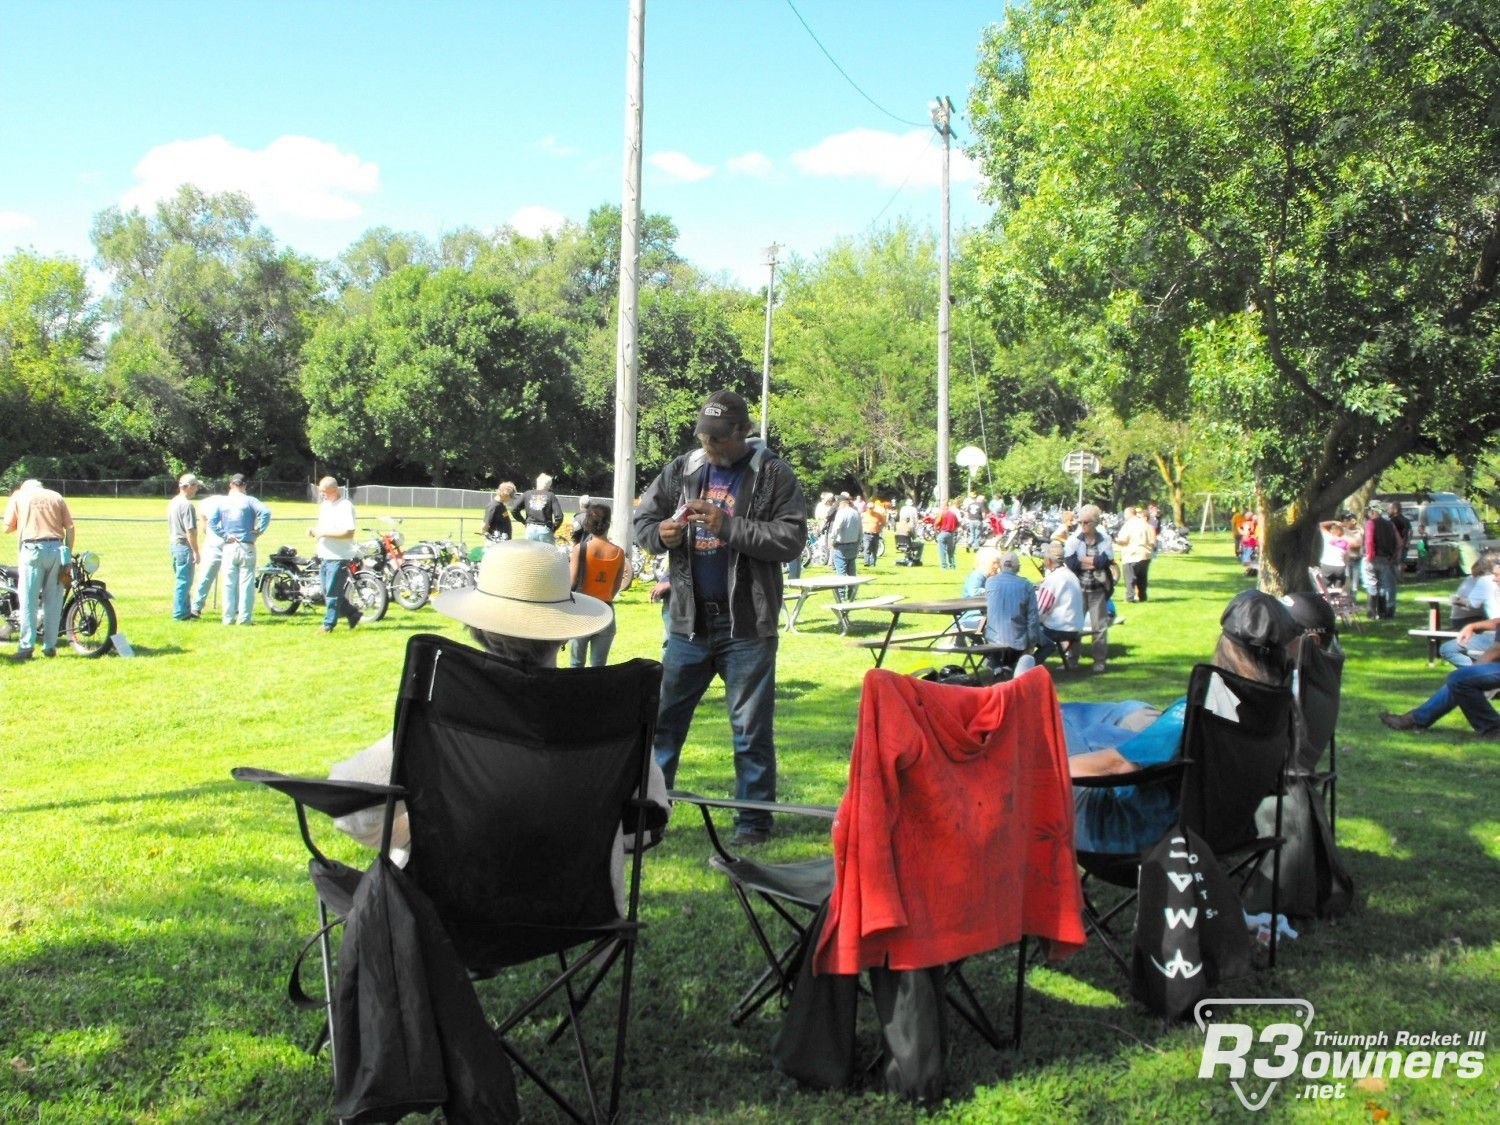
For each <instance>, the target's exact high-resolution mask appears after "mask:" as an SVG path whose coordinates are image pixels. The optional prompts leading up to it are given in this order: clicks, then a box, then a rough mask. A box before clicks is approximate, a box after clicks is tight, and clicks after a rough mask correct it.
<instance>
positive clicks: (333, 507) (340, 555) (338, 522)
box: [317, 496, 359, 559]
mask: <svg viewBox="0 0 1500 1125" xmlns="http://www.w3.org/2000/svg"><path fill="white" fill-rule="evenodd" d="M318 526H319V527H320V528H322V529H323V530H324V531H353V530H354V505H353V504H351V503H350V502H349V499H348V497H345V496H340V497H339V498H338V499H337V500H324V501H321V502H320V503H319V504H318ZM358 553H359V548H358V547H356V546H355V544H354V537H353V536H352V535H351V536H350V537H349V538H347V539H330V538H327V537H325V536H322V535H320V536H318V550H317V555H318V558H320V559H352V558H353V557H354V556H355V555H357V554H358Z"/></svg>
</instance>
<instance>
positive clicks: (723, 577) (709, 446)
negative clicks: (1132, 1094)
mask: <svg viewBox="0 0 1500 1125" xmlns="http://www.w3.org/2000/svg"><path fill="white" fill-rule="evenodd" d="M694 432H695V434H696V435H697V437H698V441H699V443H700V448H698V449H696V450H693V451H692V452H691V453H685V454H683V455H682V456H680V457H677V458H676V459H674V460H673V461H672V462H671V463H669V464H668V465H667V467H666V468H665V469H663V470H662V471H661V474H660V475H659V476H658V477H657V478H656V479H655V480H654V481H652V482H651V485H650V487H649V488H647V489H646V494H645V495H644V496H643V497H642V498H641V503H640V506H639V508H637V509H636V515H635V541H636V543H637V544H638V545H639V546H640V547H641V549H642V550H644V551H649V552H651V553H653V554H661V553H663V552H666V553H667V555H668V565H669V567H670V571H671V582H672V596H671V598H670V599H668V601H667V636H666V643H665V644H664V645H663V647H662V666H663V673H662V685H661V706H660V710H659V713H658V719H657V727H656V743H655V754H656V761H657V764H658V765H660V766H661V769H662V773H663V774H664V775H665V777H666V780H667V784H668V785H669V786H670V785H671V784H672V783H673V779H674V778H675V777H676V776H677V762H678V759H679V757H680V756H681V753H682V744H683V742H684V741H685V740H686V738H687V733H688V728H689V726H690V725H691V723H692V720H693V712H694V710H695V709H696V708H697V706H698V701H699V700H700V699H701V698H702V697H703V693H704V691H706V690H707V689H708V685H709V684H710V683H711V682H712V681H713V678H714V676H715V675H718V676H719V677H720V678H721V679H722V680H723V681H724V699H725V703H726V704H727V705H728V709H729V728H730V731H731V734H732V735H733V741H734V775H735V796H736V797H739V798H744V799H750V800H757V801H774V800H775V799H776V736H775V718H776V645H777V635H778V628H779V624H780V622H779V620H778V618H779V617H780V614H781V564H782V563H785V562H789V561H791V559H792V558H793V556H795V555H796V554H798V553H799V552H800V551H801V550H802V546H803V544H804V543H805V542H806V541H807V507H806V504H805V502H804V501H803V499H802V486H801V485H800V484H798V482H797V477H796V475H795V474H794V473H793V472H792V468H791V466H790V465H788V464H787V463H786V462H785V461H782V460H779V459H778V458H776V457H773V456H772V455H771V451H770V450H769V449H767V448H766V447H765V446H764V445H763V444H759V443H757V444H755V445H751V444H750V442H749V441H748V440H747V439H748V437H749V434H750V412H749V410H748V408H747V407H746V406H745V400H744V399H742V398H741V397H740V396H739V395H737V394H735V393H734V392H732V391H715V392H714V393H713V394H711V395H709V396H708V399H707V400H706V401H705V402H704V403H703V406H702V407H701V409H700V410H699V412H698V421H697V424H696V426H695V427H694ZM770 832H771V817H770V814H769V813H749V812H747V813H742V814H740V816H739V818H738V819H737V822H736V830H735V843H736V846H741V847H742V846H745V845H749V844H756V843H761V842H764V841H765V840H766V839H768V838H769V836H770Z"/></svg>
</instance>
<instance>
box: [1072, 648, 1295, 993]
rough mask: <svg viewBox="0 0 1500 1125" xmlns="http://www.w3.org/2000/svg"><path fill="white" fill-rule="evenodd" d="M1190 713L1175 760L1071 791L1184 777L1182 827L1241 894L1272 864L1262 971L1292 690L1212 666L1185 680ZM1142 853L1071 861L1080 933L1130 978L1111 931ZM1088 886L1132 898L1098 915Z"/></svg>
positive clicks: (1272, 956)
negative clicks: (1263, 809) (1081, 890)
mask: <svg viewBox="0 0 1500 1125" xmlns="http://www.w3.org/2000/svg"><path fill="white" fill-rule="evenodd" d="M1187 705H1188V706H1187V718H1186V723H1185V726H1184V728H1183V736H1182V753H1181V755H1180V760H1178V761H1174V762H1169V763H1166V764H1164V765H1161V766H1153V767H1150V768H1149V769H1147V770H1142V771H1140V772H1138V773H1127V774H1113V775H1109V776H1107V777H1098V778H1074V779H1073V784H1074V786H1075V787H1096V788H1097V787H1102V786H1118V785H1130V784H1170V783H1171V780H1172V778H1173V774H1174V771H1175V772H1176V773H1177V774H1178V775H1180V777H1181V789H1180V797H1179V809H1180V814H1181V815H1180V819H1181V823H1182V824H1183V826H1184V827H1187V828H1190V829H1192V830H1193V831H1194V832H1196V833H1197V834H1198V835H1199V836H1200V837H1202V839H1203V840H1204V842H1205V843H1206V844H1207V845H1208V846H1209V848H1211V849H1212V851H1213V854H1214V856H1215V858H1216V859H1218V860H1219V862H1220V863H1221V864H1223V865H1224V866H1225V870H1226V873H1227V874H1229V875H1230V876H1231V877H1236V876H1237V877H1238V878H1239V879H1240V882H1241V886H1242V888H1243V885H1244V884H1245V883H1246V882H1248V880H1249V879H1250V877H1251V876H1252V875H1253V874H1254V873H1255V871H1256V869H1257V864H1258V862H1259V861H1260V860H1261V858H1262V857H1264V856H1267V855H1270V856H1271V857H1272V875H1271V913H1272V916H1273V917H1272V926H1271V942H1270V949H1269V965H1270V967H1273V968H1274V967H1275V965H1276V939H1277V927H1276V925H1275V918H1274V916H1275V913H1276V910H1277V907H1278V905H1279V896H1280V873H1281V845H1282V842H1283V841H1282V839H1281V816H1282V803H1281V802H1282V795H1283V793H1284V791H1285V777H1286V771H1287V769H1288V768H1289V765H1290V763H1291V760H1292V754H1293V749H1294V742H1295V734H1294V726H1293V718H1294V716H1293V701H1292V692H1291V689H1290V688H1289V687H1275V686H1271V685H1268V684H1264V683H1261V682H1259V681H1257V680H1252V679H1248V678H1246V677H1244V676H1239V675H1236V674H1235V673H1233V672H1230V671H1228V670H1226V669H1223V668H1218V667H1215V666H1214V665H1212V664H1199V665H1197V666H1195V667H1194V668H1193V671H1192V675H1191V677H1190V678H1189V680H1188V692H1187ZM1266 797H1272V798H1274V801H1273V804H1274V808H1275V814H1274V825H1275V829H1274V832H1273V833H1272V834H1271V835H1269V836H1262V835H1260V834H1259V833H1258V832H1257V829H1256V824H1255V813H1256V809H1257V808H1258V807H1259V806H1260V804H1261V801H1262V800H1264V799H1265V798H1266ZM1146 850H1149V849H1142V851H1141V852H1137V853H1132V854H1126V855H1116V854H1109V853H1096V852H1082V851H1081V852H1079V853H1078V863H1079V866H1080V867H1081V868H1083V871H1084V886H1085V897H1084V920H1085V923H1086V924H1087V925H1088V928H1089V930H1090V932H1091V933H1093V934H1094V935H1095V936H1096V937H1098V938H1099V939H1100V941H1101V944H1103V945H1104V947H1105V948H1106V949H1107V950H1108V951H1109V953H1110V954H1111V955H1112V956H1113V957H1114V958H1115V960H1116V961H1117V962H1118V963H1119V964H1120V966H1121V967H1122V968H1123V969H1125V970H1126V971H1127V972H1129V967H1130V966H1129V961H1128V960H1127V959H1126V958H1125V956H1124V955H1123V954H1122V953H1121V951H1120V950H1119V949H1118V948H1117V947H1116V945H1115V941H1114V938H1115V935H1114V934H1113V933H1112V931H1111V928H1110V923H1111V922H1112V920H1113V919H1114V918H1116V917H1117V916H1118V915H1119V914H1121V913H1122V912H1123V911H1124V910H1126V909H1127V908H1129V907H1131V906H1133V905H1134V903H1135V902H1136V891H1135V888H1136V886H1137V880H1138V877H1139V872H1140V865H1141V859H1142V857H1143V855H1144V853H1145V851H1146ZM1090 879H1095V880H1098V881H1102V882H1105V883H1109V884H1113V885H1115V886H1118V887H1123V888H1128V889H1129V893H1128V894H1127V895H1126V896H1125V897H1124V898H1123V899H1121V900H1119V901H1117V902H1116V903H1114V904H1113V905H1112V906H1111V907H1109V909H1107V910H1101V909H1099V907H1098V906H1097V905H1096V904H1095V902H1094V901H1093V896H1092V895H1091V894H1090V892H1089V889H1088V888H1089V880H1090Z"/></svg>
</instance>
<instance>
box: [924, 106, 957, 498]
mask: <svg viewBox="0 0 1500 1125" xmlns="http://www.w3.org/2000/svg"><path fill="white" fill-rule="evenodd" d="M929 108H930V110H931V112H932V127H933V128H934V129H936V130H937V131H938V133H939V135H940V136H941V137H942V138H943V257H942V266H941V270H940V275H939V282H938V371H937V378H938V383H937V493H938V507H939V509H942V508H946V507H947V506H948V255H949V234H948V230H949V223H948V157H949V150H950V147H951V142H952V140H953V129H952V127H951V126H950V124H949V123H950V121H951V119H952V116H953V103H952V102H951V101H949V100H948V98H947V97H946V96H941V95H940V96H939V97H938V98H937V99H936V100H935V101H933V103H932V105H931V106H930V107H929Z"/></svg>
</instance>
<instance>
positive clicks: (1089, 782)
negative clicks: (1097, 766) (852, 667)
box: [1072, 758, 1189, 789]
mask: <svg viewBox="0 0 1500 1125" xmlns="http://www.w3.org/2000/svg"><path fill="white" fill-rule="evenodd" d="M1188 765H1189V761H1188V759H1187V758H1173V759H1172V760H1171V761H1170V762H1161V763H1160V764H1158V765H1154V766H1143V767H1141V768H1140V769H1138V770H1131V771H1129V772H1128V773H1097V774H1088V775H1086V776H1084V777H1075V778H1072V782H1073V785H1074V787H1075V788H1078V789H1114V788H1115V787H1117V786H1120V785H1151V784H1154V783H1155V782H1158V781H1165V780H1167V779H1168V778H1171V777H1174V776H1180V775H1181V773H1182V771H1183V770H1184V769H1186V768H1187V766H1188Z"/></svg>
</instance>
